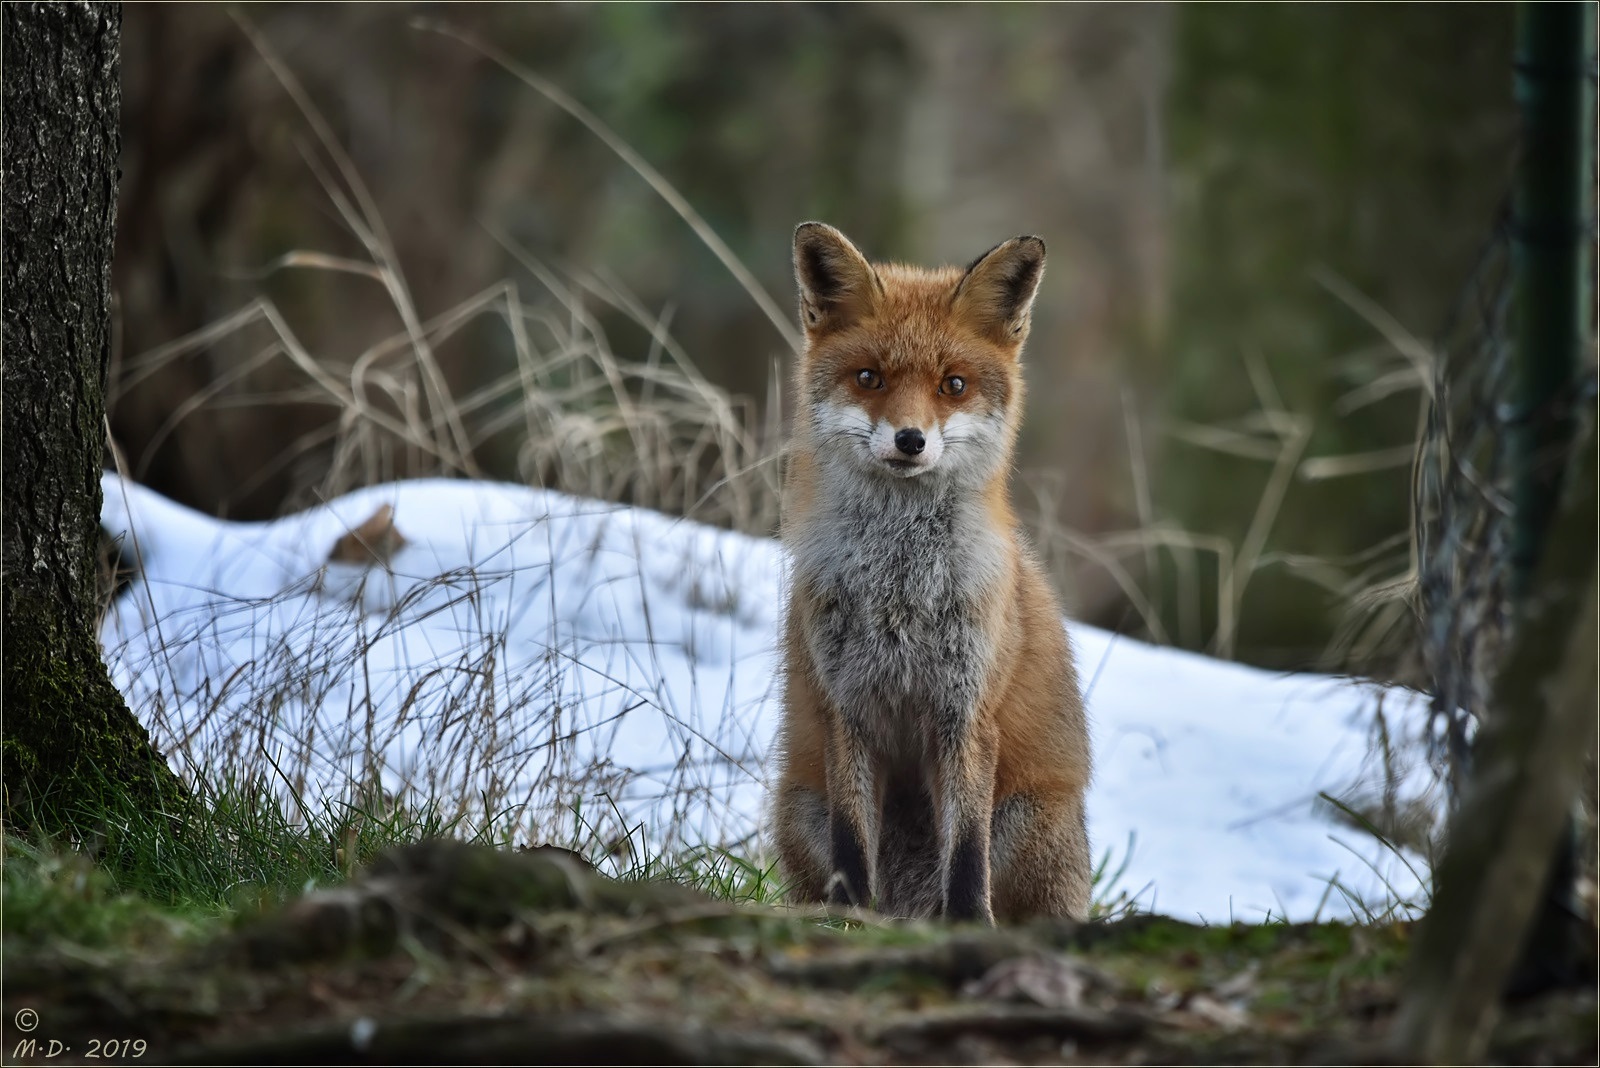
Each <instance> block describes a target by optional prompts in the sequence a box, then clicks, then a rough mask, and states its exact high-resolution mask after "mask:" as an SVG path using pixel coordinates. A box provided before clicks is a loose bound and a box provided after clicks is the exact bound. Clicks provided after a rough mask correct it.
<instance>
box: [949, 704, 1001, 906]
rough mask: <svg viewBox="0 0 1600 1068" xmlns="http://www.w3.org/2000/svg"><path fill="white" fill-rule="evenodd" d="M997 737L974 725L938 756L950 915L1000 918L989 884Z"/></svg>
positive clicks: (952, 740) (953, 739) (951, 740)
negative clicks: (994, 909)
mask: <svg viewBox="0 0 1600 1068" xmlns="http://www.w3.org/2000/svg"><path fill="white" fill-rule="evenodd" d="M997 748H998V747H997V746H996V744H995V739H994V738H992V737H990V736H989V734H988V732H984V731H978V730H974V729H972V728H969V729H968V730H966V731H964V732H962V735H961V736H959V737H956V738H951V739H948V740H947V742H946V744H945V746H944V747H943V752H941V753H940V754H939V755H938V757H937V758H936V759H937V760H938V769H937V772H936V774H935V776H934V784H935V793H934V805H935V807H936V811H937V812H938V815H939V828H940V834H939V845H940V850H941V853H942V856H941V858H940V861H941V862H940V871H941V872H942V873H943V876H944V914H945V917H946V918H947V919H951V920H978V921H981V922H983V923H987V924H993V923H994V912H993V910H992V908H991V906H990V887H989V825H990V821H991V818H992V815H993V809H994V776H995V765H996V760H997Z"/></svg>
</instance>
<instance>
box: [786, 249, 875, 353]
mask: <svg viewBox="0 0 1600 1068" xmlns="http://www.w3.org/2000/svg"><path fill="white" fill-rule="evenodd" d="M794 280H795V283H796V284H797V285H798V286H799V287H800V324H801V325H802V326H804V327H805V328H806V333H808V334H811V333H820V332H825V331H829V330H835V329H838V328H839V327H841V326H847V325H849V324H850V323H852V322H854V321H856V320H857V319H860V318H861V317H863V316H865V315H867V314H868V313H869V312H871V310H872V307H873V305H874V304H875V303H877V299H878V296H879V294H881V293H882V292H883V283H882V282H881V281H880V280H879V279H878V272H876V271H874V270H873V269H872V264H870V263H868V262H867V258H866V257H865V256H863V255H862V254H861V253H860V252H859V251H858V250H857V249H856V247H855V246H854V245H852V244H851V243H850V239H849V238H847V237H845V236H844V235H843V234H841V233H840V232H839V231H837V230H835V229H834V228H833V227H831V226H829V225H828V224H827V223H819V222H807V223H801V224H800V225H799V226H798V227H796V228H795V231H794Z"/></svg>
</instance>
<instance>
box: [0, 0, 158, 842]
mask: <svg viewBox="0 0 1600 1068" xmlns="http://www.w3.org/2000/svg"><path fill="white" fill-rule="evenodd" d="M121 26H122V11H121V9H120V8H119V7H117V6H114V5H89V4H81V3H79V4H6V5H5V9H4V22H3V30H4V32H3V49H4V55H3V64H4V65H3V68H0V69H3V81H4V93H5V112H4V129H3V135H0V136H3V160H0V165H3V179H0V181H3V197H4V205H3V206H4V214H3V216H0V225H3V226H4V235H3V243H4V253H3V259H4V290H3V297H4V352H3V357H0V359H3V364H0V376H3V385H4V391H5V401H4V417H3V424H4V430H3V434H4V442H5V456H4V482H3V483H0V503H3V506H4V512H3V515H4V519H3V522H4V527H5V564H4V579H3V583H0V585H3V587H4V624H5V631H4V635H5V637H4V642H5V644H4V657H5V668H4V672H5V721H4V743H3V747H0V748H3V753H4V782H5V818H6V824H7V830H8V831H9V832H11V833H22V834H25V835H35V836H36V835H50V836H56V835H65V836H68V837H75V838H76V837H82V836H84V835H86V834H93V833H94V832H95V831H96V830H97V829H98V824H99V822H100V820H99V818H98V817H100V816H103V814H104V813H105V812H106V811H107V807H108V805H115V804H117V803H119V802H120V801H121V800H123V799H126V801H130V802H132V803H133V804H136V805H139V806H140V807H141V808H144V809H146V810H147V811H163V810H169V811H170V810H173V806H174V805H175V803H176V802H177V801H179V799H181V798H182V797H183V796H184V795H183V791H182V789H181V787H180V785H179V783H178V781H177V778H176V777H175V776H174V775H173V774H172V772H171V771H170V769H169V768H168V767H167V765H166V762H165V761H164V760H163V759H162V758H161V755H160V754H159V753H157V752H156V751H155V750H154V748H153V747H152V746H151V743H150V738H149V735H148V734H147V733H146V732H145V730H144V728H143V727H142V726H141V725H140V724H139V722H138V720H136V719H135V718H134V716H133V714H132V713H131V712H129V711H128V707H127V705H126V704H124V703H123V700H122V696H121V694H119V693H118V692H117V690H116V688H115V687H114V686H112V684H111V678H110V676H109V674H108V673H107V671H106V667H105V663H104V661H102V660H101V658H100V649H99V643H98V640H97V636H96V633H95V607H96V605H95V567H96V564H95V560H96V556H95V552H96V538H97V534H98V530H99V519H100V468H101V462H102V454H103V450H104V447H105V436H104V434H105V431H104V427H105V399H104V390H105V380H106V368H107V364H108V361H109V358H110V353H111V322H110V295H111V244H112V235H113V231H114V225H115V219H116V199H117V153H118V149H119V147H120V140H121V139H120V134H119V129H118V123H119V119H120V111H121V87H120V85H119V82H118V47H119V40H120V32H121Z"/></svg>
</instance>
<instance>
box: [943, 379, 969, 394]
mask: <svg viewBox="0 0 1600 1068" xmlns="http://www.w3.org/2000/svg"><path fill="white" fill-rule="evenodd" d="M966 391H967V380H966V379H965V378H962V377H961V376H960V375H951V376H950V377H949V378H946V379H945V380H944V384H943V385H942V386H940V387H939V392H940V393H943V394H944V395H945V396H947V397H959V396H961V394H963V393H965V392H966Z"/></svg>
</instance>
